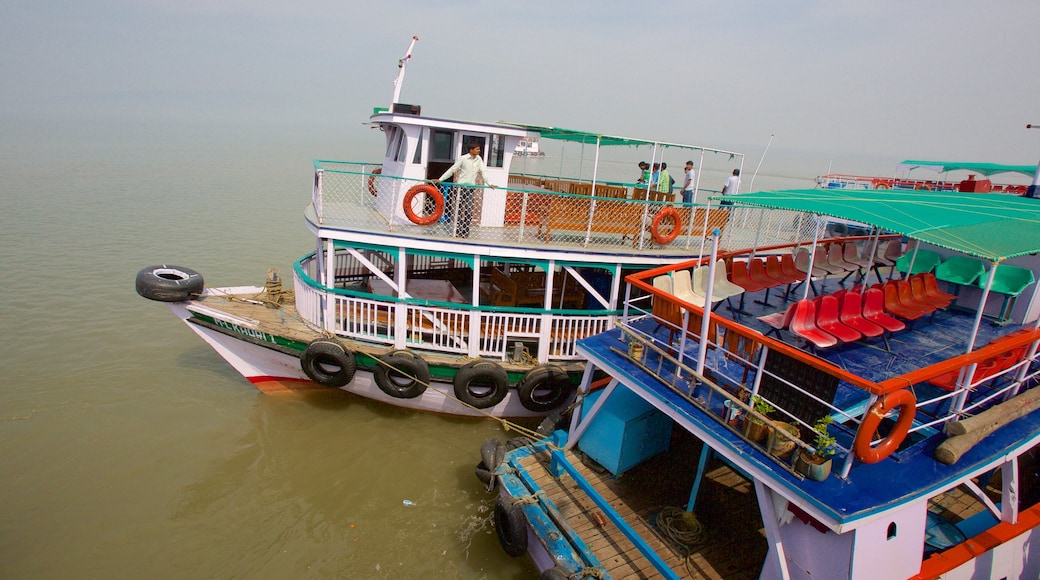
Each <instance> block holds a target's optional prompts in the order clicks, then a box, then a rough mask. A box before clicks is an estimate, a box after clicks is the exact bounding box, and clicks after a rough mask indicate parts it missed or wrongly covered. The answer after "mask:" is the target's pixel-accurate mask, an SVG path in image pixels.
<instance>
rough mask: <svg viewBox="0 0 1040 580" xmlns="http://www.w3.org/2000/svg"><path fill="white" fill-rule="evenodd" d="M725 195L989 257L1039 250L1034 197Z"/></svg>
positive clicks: (1038, 205)
mask: <svg viewBox="0 0 1040 580" xmlns="http://www.w3.org/2000/svg"><path fill="white" fill-rule="evenodd" d="M711 199H714V200H721V199H723V198H722V197H721V196H713V197H712V198H711ZM725 199H726V201H732V202H734V203H738V204H741V205H745V206H750V207H764V208H772V209H784V210H790V211H799V212H808V213H812V214H816V215H822V216H833V217H837V218H841V219H846V220H851V221H855V222H861V223H865V224H869V225H871V226H874V227H877V228H881V229H882V230H884V231H888V232H892V233H897V234H902V235H904V236H907V237H909V238H913V239H916V240H920V241H922V242H926V243H929V244H933V245H935V246H938V247H940V248H946V249H949V250H954V251H956V252H961V253H963V254H967V255H969V256H975V257H977V258H983V259H986V260H989V261H991V262H1002V261H1004V260H1007V259H1009V258H1014V257H1017V256H1024V255H1027V254H1034V253H1037V252H1040V200H1036V199H1030V198H1024V197H1018V196H1010V195H1000V194H974V193H951V192H933V191H925V190H890V189H873V190H871V189H868V190H853V189H791V190H782V191H760V192H753V193H745V194H740V195H728V196H726V197H725Z"/></svg>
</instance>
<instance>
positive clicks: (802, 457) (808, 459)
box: [794, 450, 831, 481]
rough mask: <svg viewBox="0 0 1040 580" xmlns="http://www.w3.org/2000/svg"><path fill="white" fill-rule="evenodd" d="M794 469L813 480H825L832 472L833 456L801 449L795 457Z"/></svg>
mask: <svg viewBox="0 0 1040 580" xmlns="http://www.w3.org/2000/svg"><path fill="white" fill-rule="evenodd" d="M794 470H795V471H797V472H798V473H801V474H802V475H804V476H806V477H808V478H809V479H811V480H813V481H823V480H825V479H827V476H829V475H830V474H831V458H830V457H819V456H817V455H813V454H812V453H809V452H807V451H805V450H800V451H799V452H798V455H797V457H796V458H795V462H794Z"/></svg>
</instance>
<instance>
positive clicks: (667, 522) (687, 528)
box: [654, 506, 708, 548]
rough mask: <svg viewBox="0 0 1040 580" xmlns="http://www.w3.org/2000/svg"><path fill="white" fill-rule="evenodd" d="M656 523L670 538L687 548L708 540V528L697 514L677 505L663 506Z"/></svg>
mask: <svg viewBox="0 0 1040 580" xmlns="http://www.w3.org/2000/svg"><path fill="white" fill-rule="evenodd" d="M654 523H655V524H656V525H657V529H659V530H660V531H661V533H662V534H664V535H665V536H666V537H667V538H668V539H669V540H672V541H673V542H675V543H677V544H679V545H681V546H683V547H685V548H693V547H695V546H698V545H700V544H703V543H704V542H706V541H708V530H707V528H705V527H704V525H703V524H701V523H700V522H699V521H698V520H697V516H695V515H694V514H693V513H691V512H687V511H683V510H681V509H679V508H677V507H673V506H665V507H664V508H662V509H661V512H660V513H658V514H657V518H656V520H654Z"/></svg>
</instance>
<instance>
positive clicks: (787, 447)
mask: <svg viewBox="0 0 1040 580" xmlns="http://www.w3.org/2000/svg"><path fill="white" fill-rule="evenodd" d="M773 423H774V424H775V425H776V427H777V428H776V429H773V428H770V429H769V439H768V442H767V444H766V447H767V448H768V449H769V452H770V453H772V454H773V455H776V456H777V457H787V456H788V455H790V454H791V452H792V451H794V448H795V446H796V443H795V441H797V440H798V438H799V437H801V435H802V433H801V431H799V429H798V426H797V425H795V424H793V423H788V422H786V421H773ZM779 431H784V432H785V433H786V435H785V434H783V433H779Z"/></svg>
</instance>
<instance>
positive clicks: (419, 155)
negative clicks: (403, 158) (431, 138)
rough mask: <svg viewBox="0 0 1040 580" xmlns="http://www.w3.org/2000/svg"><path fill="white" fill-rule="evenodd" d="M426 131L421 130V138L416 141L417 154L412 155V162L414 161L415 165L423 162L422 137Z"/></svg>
mask: <svg viewBox="0 0 1040 580" xmlns="http://www.w3.org/2000/svg"><path fill="white" fill-rule="evenodd" d="M425 132H426V130H425V129H422V130H420V131H419V139H418V140H417V141H416V144H415V155H414V156H413V157H412V163H414V164H415V165H421V164H422V138H423V134H424V133H425Z"/></svg>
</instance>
